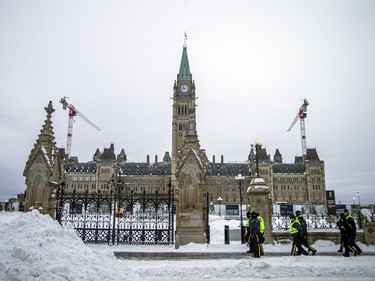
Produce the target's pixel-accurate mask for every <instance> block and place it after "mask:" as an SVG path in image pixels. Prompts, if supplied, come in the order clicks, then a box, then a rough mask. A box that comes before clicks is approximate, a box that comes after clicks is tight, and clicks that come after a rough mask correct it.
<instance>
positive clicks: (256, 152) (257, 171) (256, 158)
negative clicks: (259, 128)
mask: <svg viewBox="0 0 375 281" xmlns="http://www.w3.org/2000/svg"><path fill="white" fill-rule="evenodd" d="M252 145H254V146H255V165H256V173H255V174H256V177H257V178H259V157H258V156H259V155H258V153H259V150H260V148H261V147H262V143H261V141H260V140H258V139H256V140H255V141H253V143H252Z"/></svg>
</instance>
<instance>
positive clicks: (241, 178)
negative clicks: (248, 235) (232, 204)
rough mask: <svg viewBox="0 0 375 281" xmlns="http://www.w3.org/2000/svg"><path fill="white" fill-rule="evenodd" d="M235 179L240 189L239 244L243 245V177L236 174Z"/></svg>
mask: <svg viewBox="0 0 375 281" xmlns="http://www.w3.org/2000/svg"><path fill="white" fill-rule="evenodd" d="M235 179H236V180H237V183H238V188H239V189H240V221H241V224H240V225H241V244H243V243H244V240H245V237H244V230H243V220H242V183H243V182H244V179H245V177H244V176H242V174H238V175H237V176H236V177H235Z"/></svg>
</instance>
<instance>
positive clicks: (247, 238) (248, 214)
mask: <svg viewBox="0 0 375 281" xmlns="http://www.w3.org/2000/svg"><path fill="white" fill-rule="evenodd" d="M246 217H247V219H246V221H245V227H246V239H245V240H246V242H247V244H248V245H249V250H248V251H247V252H246V253H253V252H254V251H253V249H252V247H251V243H250V221H251V213H250V212H247V213H246Z"/></svg>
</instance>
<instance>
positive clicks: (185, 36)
mask: <svg viewBox="0 0 375 281" xmlns="http://www.w3.org/2000/svg"><path fill="white" fill-rule="evenodd" d="M186 40H187V35H186V31H184V47H186Z"/></svg>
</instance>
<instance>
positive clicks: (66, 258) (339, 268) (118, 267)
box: [0, 211, 375, 281]
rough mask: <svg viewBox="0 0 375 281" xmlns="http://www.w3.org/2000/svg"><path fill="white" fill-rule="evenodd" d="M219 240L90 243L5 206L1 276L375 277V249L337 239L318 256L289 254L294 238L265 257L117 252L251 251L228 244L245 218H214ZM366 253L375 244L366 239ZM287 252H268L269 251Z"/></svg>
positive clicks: (322, 245) (0, 215)
mask: <svg viewBox="0 0 375 281" xmlns="http://www.w3.org/2000/svg"><path fill="white" fill-rule="evenodd" d="M210 225H211V242H212V243H211V244H210V245H197V244H189V245H186V246H181V247H180V248H179V249H175V247H174V246H173V245H171V246H87V245H85V244H84V243H83V242H82V241H81V239H80V238H79V237H78V236H77V235H76V234H75V231H74V229H73V228H72V227H71V226H67V227H66V228H61V227H60V225H59V224H58V223H57V222H56V221H54V220H52V219H51V218H50V217H49V216H44V215H41V214H39V213H38V212H37V211H33V212H29V213H18V212H14V213H9V212H0V243H1V247H0V280H6V281H8V280H10V281H16V280H24V281H26V280H27V281H29V280H74V281H75V280H90V281H91V280H143V281H151V280H176V279H178V280H179V281H188V280H189V281H190V280H264V279H271V280H279V281H283V280H300V279H301V280H304V281H310V280H323V279H330V280H340V281H343V280H344V281H346V280H347V281H349V280H374V276H375V255H361V256H358V257H350V258H344V257H342V256H340V255H333V256H326V255H324V256H322V255H319V253H324V252H336V251H337V248H338V246H337V245H335V244H334V243H332V242H330V241H322V240H320V241H317V242H316V243H315V244H314V245H313V246H314V247H315V248H316V249H317V250H318V254H317V255H316V256H296V257H291V256H289V251H290V245H282V244H276V245H264V248H265V253H266V254H265V256H263V257H261V258H260V259H254V258H252V257H251V255H249V256H245V257H242V258H236V259H196V260H194V259H178V260H164V259H163V260H149V259H148V260H135V259H116V258H115V257H114V254H113V252H114V251H128V252H129V251H133V252H139V251H147V252H162V251H163V252H218V251H219V252H236V251H239V252H245V251H246V250H247V247H246V246H245V245H241V244H240V243H239V242H236V241H231V243H230V244H229V245H225V244H224V238H223V229H224V225H229V226H230V227H238V221H225V220H222V219H221V218H220V217H212V220H211V222H210ZM359 245H360V247H361V248H362V250H363V251H364V253H373V254H375V246H369V247H367V246H366V245H363V244H359ZM272 252H278V253H285V255H284V254H280V255H278V256H267V253H272Z"/></svg>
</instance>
